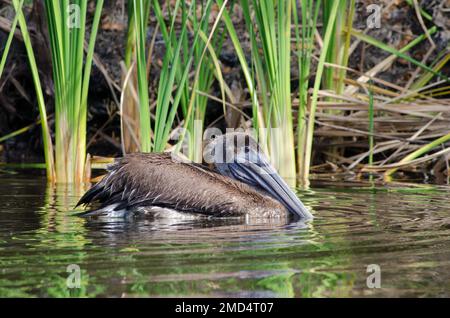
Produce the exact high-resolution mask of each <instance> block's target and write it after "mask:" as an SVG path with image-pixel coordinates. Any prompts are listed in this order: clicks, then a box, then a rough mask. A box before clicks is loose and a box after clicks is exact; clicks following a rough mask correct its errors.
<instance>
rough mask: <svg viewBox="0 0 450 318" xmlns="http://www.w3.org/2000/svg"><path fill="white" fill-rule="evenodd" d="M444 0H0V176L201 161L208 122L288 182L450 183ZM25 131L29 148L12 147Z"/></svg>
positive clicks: (76, 179)
mask: <svg viewBox="0 0 450 318" xmlns="http://www.w3.org/2000/svg"><path fill="white" fill-rule="evenodd" d="M422 2H424V3H422ZM449 10H450V8H449V7H446V6H445V1H443V2H439V3H436V4H433V5H430V4H426V3H425V1H416V0H414V1H413V0H405V1H382V0H380V1H373V2H372V1H365V0H343V1H332V0H321V1H320V0H319V1H313V0H277V1H255V0H240V1H236V0H204V1H185V0H167V1H159V0H128V1H125V0H114V1H110V2H108V1H103V0H97V1H88V0H76V1H69V0H36V1H27V0H0V33H1V34H0V35H1V37H0V43H1V45H0V58H1V60H0V125H1V127H0V155H1V156H2V157H3V159H1V157H0V161H3V162H1V163H0V173H1V170H2V169H3V168H5V167H10V168H18V167H32V168H45V170H46V175H47V179H48V180H49V181H50V182H58V183H75V184H80V183H84V182H89V181H90V180H91V169H97V168H102V167H104V166H105V164H106V163H108V162H111V160H112V157H114V156H121V155H122V154H124V153H130V152H135V151H143V152H162V151H168V150H174V151H179V150H180V149H181V147H182V145H183V147H184V150H185V152H183V154H184V155H185V156H186V157H188V158H189V159H190V160H193V161H195V162H202V153H203V137H204V136H203V135H204V132H205V131H206V130H207V129H208V128H219V129H221V130H222V131H223V132H225V128H230V129H238V128H240V129H254V130H255V131H256V132H257V137H258V140H259V142H260V144H261V146H262V149H263V150H264V151H265V152H266V153H267V155H268V156H269V157H270V160H271V162H272V164H273V165H274V166H275V168H276V169H277V170H278V171H279V173H280V175H281V176H282V177H283V178H284V179H286V180H287V182H288V183H289V184H290V185H291V186H296V185H297V186H308V184H309V182H310V180H312V179H321V180H324V179H339V180H352V181H354V180H373V181H377V180H378V181H381V182H389V181H392V180H398V179H409V180H415V181H421V182H433V183H437V184H449V175H450V168H449V158H450V78H449V77H450V72H449V69H450V66H449V63H448V62H449V60H450V47H449V39H450V18H449ZM108 37H109V38H108ZM105 39H109V41H106V42H105ZM116 52H120V54H115V53H116ZM99 91H100V92H102V93H101V94H99V93H98V92H99ZM105 92H106V93H105ZM27 112H28V113H27ZM33 114H34V116H38V118H36V117H34V118H33ZM274 128H275V129H274ZM31 136H34V137H31ZM27 140H34V141H35V144H37V145H38V146H37V147H35V148H36V149H35V151H34V152H35V154H34V156H29V158H27V156H26V155H25V154H21V155H19V156H17V155H16V156H14V155H12V154H13V153H17V152H19V153H20V152H21V150H20V149H21V148H20V147H18V146H17V145H19V144H21V143H22V144H27V142H26V141H27ZM174 140H178V142H174ZM28 145H29V144H28ZM28 153H29V152H28ZM11 158H12V160H11ZM18 158H19V159H18ZM34 159H35V161H33V160H34ZM42 162H44V164H42Z"/></svg>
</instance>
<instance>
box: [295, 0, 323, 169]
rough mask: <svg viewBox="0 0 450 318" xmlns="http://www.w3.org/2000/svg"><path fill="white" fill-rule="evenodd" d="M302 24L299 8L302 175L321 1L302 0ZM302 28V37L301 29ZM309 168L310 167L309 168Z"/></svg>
mask: <svg viewBox="0 0 450 318" xmlns="http://www.w3.org/2000/svg"><path fill="white" fill-rule="evenodd" d="M294 3H296V1H294ZM300 5H301V7H300V8H301V26H300V25H299V21H298V16H297V10H294V21H295V31H296V33H295V34H296V42H297V55H298V57H297V59H298V67H299V70H298V73H299V83H298V100H299V105H298V115H297V166H298V171H299V175H300V177H301V175H302V173H303V171H305V170H306V168H305V167H304V164H305V159H304V158H305V150H306V148H305V145H306V137H307V133H306V132H307V116H306V115H307V106H308V100H309V91H308V89H309V79H310V76H311V67H312V66H311V60H312V53H313V50H314V43H315V41H314V39H315V31H316V25H317V19H318V15H319V9H320V5H321V1H320V0H319V1H313V0H301V1H300ZM300 28H301V37H300V32H299V30H300ZM308 169H309V168H308Z"/></svg>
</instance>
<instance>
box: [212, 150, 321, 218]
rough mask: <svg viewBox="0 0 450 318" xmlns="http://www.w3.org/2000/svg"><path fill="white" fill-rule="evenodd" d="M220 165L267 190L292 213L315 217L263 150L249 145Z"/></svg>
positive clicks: (231, 174)
mask: <svg viewBox="0 0 450 318" xmlns="http://www.w3.org/2000/svg"><path fill="white" fill-rule="evenodd" d="M219 166H221V167H218V168H219V169H220V168H222V169H220V170H223V169H224V168H225V169H227V170H228V171H226V172H225V171H222V172H223V173H224V174H230V176H231V177H233V178H235V179H237V180H240V181H242V182H245V183H247V184H251V185H253V186H256V187H259V188H261V189H263V190H265V191H266V192H267V193H269V194H270V195H271V196H272V197H274V198H275V199H277V200H278V201H280V202H281V203H282V204H283V205H284V206H285V207H286V208H287V210H288V211H289V212H290V213H293V214H294V215H296V216H298V217H300V218H302V219H310V218H312V217H313V216H312V214H311V213H310V212H309V211H308V209H307V208H306V207H305V206H304V205H303V203H302V202H301V201H300V199H299V198H298V197H297V195H296V194H295V193H294V192H293V191H292V190H291V189H290V187H289V186H288V185H287V184H286V182H285V181H284V180H283V178H281V176H280V175H279V174H278V173H277V172H276V170H275V169H274V168H273V167H272V166H271V164H270V162H269V161H268V159H267V158H266V156H265V155H264V154H263V153H262V152H260V151H258V150H255V149H254V148H250V147H249V148H247V149H246V152H245V153H243V152H238V153H236V154H235V158H234V160H233V162H231V163H228V164H225V165H219Z"/></svg>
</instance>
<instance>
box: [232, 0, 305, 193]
mask: <svg viewBox="0 0 450 318" xmlns="http://www.w3.org/2000/svg"><path fill="white" fill-rule="evenodd" d="M241 5H242V9H243V13H244V17H245V22H246V26H247V31H248V33H249V35H250V38H251V39H250V40H251V44H252V60H253V61H254V67H255V72H256V82H257V88H258V90H259V93H260V94H259V96H260V99H261V101H262V102H261V104H262V116H263V122H262V123H261V122H260V123H259V125H262V126H263V127H265V128H267V135H266V138H267V139H265V140H264V139H263V138H261V142H262V143H266V144H267V148H268V150H269V155H270V158H271V161H272V163H273V164H274V166H275V167H276V168H277V170H278V171H279V173H280V174H281V176H283V177H284V178H285V179H286V180H287V181H288V182H289V183H290V184H291V185H295V180H296V166H295V150H294V149H295V147H294V133H293V116H292V102H291V58H292V56H291V51H292V49H291V26H292V23H291V17H292V1H281V0H280V1H277V2H275V1H252V2H251V3H250V2H249V1H247V0H243V1H241ZM261 51H262V54H261V53H260V52H261ZM253 116H258V113H254V114H253Z"/></svg>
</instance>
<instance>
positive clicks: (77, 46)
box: [45, 0, 103, 183]
mask: <svg viewBox="0 0 450 318" xmlns="http://www.w3.org/2000/svg"><path fill="white" fill-rule="evenodd" d="M87 4H88V1H87V0H77V1H72V2H71V3H69V1H68V0H58V1H55V0H46V1H45V9H46V16H47V22H48V32H49V38H50V49H51V53H52V64H53V81H54V85H55V157H56V180H57V181H58V182H75V183H81V182H82V181H83V180H84V179H85V160H86V116H87V95H88V89H89V79H90V73H91V67H92V59H93V53H94V46H95V41H96V35H97V31H98V25H99V22H100V14H101V10H102V6H103V0H98V1H96V6H95V14H94V19H93V22H92V29H91V31H90V39H89V44H88V46H87V52H86V55H85V53H84V45H85V37H86V13H87Z"/></svg>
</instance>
